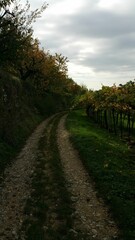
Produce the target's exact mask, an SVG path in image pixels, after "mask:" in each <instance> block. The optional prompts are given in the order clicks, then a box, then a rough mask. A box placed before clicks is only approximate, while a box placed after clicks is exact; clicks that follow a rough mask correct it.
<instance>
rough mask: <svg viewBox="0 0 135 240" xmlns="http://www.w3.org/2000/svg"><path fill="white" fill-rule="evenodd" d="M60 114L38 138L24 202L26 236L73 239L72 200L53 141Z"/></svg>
mask: <svg viewBox="0 0 135 240" xmlns="http://www.w3.org/2000/svg"><path fill="white" fill-rule="evenodd" d="M60 117H61V115H57V116H56V117H55V118H54V119H52V120H51V121H50V122H49V124H48V126H47V127H46V129H45V132H44V136H42V137H41V139H40V142H39V148H38V154H37V156H38V157H37V165H36V168H35V172H34V173H33V176H32V194H31V196H30V198H29V199H28V200H27V204H26V206H25V215H26V216H27V217H26V220H25V222H24V223H23V228H22V231H24V232H25V235H26V239H27V240H43V239H46V240H47V239H51V240H57V239H59V240H60V239H64V240H68V239H71V240H72V239H73V236H72V232H71V231H70V229H71V228H72V225H73V218H72V217H71V216H72V213H73V208H72V202H71V199H70V194H69V192H68V191H67V187H66V184H67V183H66V181H65V178H64V173H63V170H62V166H61V162H60V156H59V151H58V146H57V144H56V142H57V125H58V122H59V120H60ZM21 234H22V233H21Z"/></svg>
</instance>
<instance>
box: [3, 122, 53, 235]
mask: <svg viewBox="0 0 135 240" xmlns="http://www.w3.org/2000/svg"><path fill="white" fill-rule="evenodd" d="M50 119H51V118H49V119H47V120H46V121H44V122H43V123H41V125H39V126H38V128H37V129H36V130H35V131H34V133H33V134H32V135H31V137H30V138H29V139H28V140H27V142H26V145H25V146H24V148H23V149H22V151H21V153H20V154H19V156H18V158H17V159H16V161H15V162H14V163H13V165H12V166H10V167H9V168H7V169H6V171H5V180H4V182H3V185H2V186H1V189H2V191H1V194H0V239H1V240H7V239H10V240H15V239H18V237H17V232H18V231H19V229H20V228H21V225H22V222H23V220H24V214H23V209H24V206H25V203H26V200H27V199H28V198H29V196H30V184H31V175H32V174H33V171H34V165H35V160H36V157H37V153H38V147H37V146H38V142H39V139H40V138H41V136H42V133H43V131H44V129H45V127H46V125H47V123H48V122H49V120H50Z"/></svg>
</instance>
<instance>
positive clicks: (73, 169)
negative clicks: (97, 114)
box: [0, 116, 117, 240]
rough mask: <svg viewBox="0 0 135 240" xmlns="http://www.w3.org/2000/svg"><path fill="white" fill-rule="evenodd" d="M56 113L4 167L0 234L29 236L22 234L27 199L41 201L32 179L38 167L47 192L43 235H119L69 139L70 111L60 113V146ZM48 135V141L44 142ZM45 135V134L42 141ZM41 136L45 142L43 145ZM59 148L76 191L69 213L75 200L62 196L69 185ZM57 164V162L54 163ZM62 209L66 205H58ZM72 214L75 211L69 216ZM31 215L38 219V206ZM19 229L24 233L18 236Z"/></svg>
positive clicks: (2, 238)
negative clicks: (68, 114)
mask: <svg viewBox="0 0 135 240" xmlns="http://www.w3.org/2000/svg"><path fill="white" fill-rule="evenodd" d="M53 117H54V120H55V116H52V117H51V118H48V119H47V120H46V121H44V122H43V123H42V124H41V125H39V126H38V127H37V129H36V130H35V131H34V133H33V134H32V135H31V137H30V138H29V139H28V140H27V142H26V145H25V146H24V148H23V149H22V151H21V153H20V154H19V156H18V158H17V159H16V161H15V162H14V163H13V164H12V166H10V167H9V168H7V169H6V171H5V180H4V182H3V184H2V186H0V187H1V189H2V191H1V193H0V206H1V207H0V240H8V239H9V240H15V239H21V240H26V239H27V238H26V235H25V233H24V235H23V234H22V225H23V223H24V222H25V220H26V219H27V217H28V216H25V213H24V208H25V206H26V203H27V201H28V200H29V201H31V203H32V204H33V202H32V201H35V200H36V201H37V203H39V195H38V193H37V194H36V192H35V196H37V195H38V198H37V199H34V200H33V198H32V192H33V190H34V189H32V180H33V178H34V176H35V177H36V178H37V175H36V173H37V172H38V171H39V170H40V174H39V176H40V178H38V179H37V181H38V184H39V186H40V188H41V185H42V191H43V192H42V194H41V195H42V196H40V197H41V200H42V201H41V203H42V202H43V203H45V204H46V205H48V207H47V208H46V212H45V214H46V219H43V226H42V225H41V230H43V235H42V236H43V237H41V238H39V239H41V240H45V239H48V240H55V239H57V240H58V239H60V240H62V239H63V240H67V239H69V240H70V239H77V240H79V239H85V240H86V239H87V240H90V239H96V240H113V239H116V237H117V228H116V226H115V224H114V222H113V221H112V219H111V218H110V217H109V215H108V212H107V209H106V207H105V206H104V205H103V203H102V201H101V200H100V201H99V200H98V199H97V197H96V192H95V190H94V188H93V187H92V184H91V180H90V178H89V176H88V174H87V173H86V171H85V169H84V167H83V165H82V163H81V161H80V159H79V156H78V154H77V151H75V150H74V149H73V147H72V145H71V143H70V141H69V134H68V132H67V131H66V129H65V119H66V116H65V117H62V118H61V120H60V122H59V125H58V129H57V144H58V148H57V146H56V147H55V145H57V144H56V143H55V142H56V140H54V139H55V138H54V139H53V137H54V136H56V134H55V130H56V127H54V124H55V121H53V120H52V118H53ZM51 120H52V121H51ZM56 120H57V119H56ZM53 127H54V128H53ZM44 137H45V139H46V142H44ZM41 139H43V140H42V141H41ZM52 139H53V140H54V141H52ZM41 142H42V147H40V148H39V145H40V144H41ZM51 142H54V143H53V144H54V146H52V145H51ZM51 146H52V147H51ZM58 149H59V152H60V157H61V163H62V167H63V169H64V174H65V177H66V180H67V183H68V186H69V187H68V191H69V192H71V200H72V201H71V202H72V203H73V207H74V209H75V212H73V213H72V212H71V213H70V211H67V210H66V211H67V212H66V213H65V209H66V208H70V205H68V204H70V203H68V202H70V201H69V200H68V199H67V200H66V201H67V205H64V204H65V202H63V201H64V200H65V198H62V195H63V191H65V193H66V188H67V186H66V185H65V186H64V184H65V183H64V179H63V178H61V177H60V174H61V173H62V170H61V169H60V168H61V163H60V164H59V162H60V158H59V153H58ZM55 151H56V152H55ZM56 155H57V156H56ZM39 156H40V157H39ZM39 159H40V160H39ZM56 161H58V164H56ZM41 162H43V163H42V164H43V165H41V166H40V163H41ZM54 165H56V166H55V167H54ZM58 168H59V171H58ZM62 174H63V173H62ZM36 178H35V179H36ZM61 179H63V180H61ZM61 183H63V186H61V185H62V184H61ZM64 189H65V190H64ZM40 190H41V189H40ZM62 206H63V209H62ZM36 207H37V206H36ZM71 208H72V206H71ZM59 209H61V210H60V211H59ZM34 210H35V209H34ZM68 212H69V213H68ZM64 214H66V215H64ZM68 214H69V215H70V214H71V215H70V216H68ZM44 216H45V215H44ZM29 218H30V219H29V220H30V221H31V220H32V221H31V223H32V222H33V219H34V224H35V216H34V215H33V212H31V213H30V215H29ZM31 218H32V219H31ZM66 219H71V220H72V219H73V221H71V222H74V226H70V227H68V228H67V226H66V221H67V220H66ZM37 222H38V221H37ZM39 222H40V219H39ZM67 222H68V221H67ZM27 225H28V224H27ZM71 225H72V224H71ZM34 226H35V225H34ZM27 227H28V226H27ZM34 229H35V227H34ZM62 229H63V230H62ZM19 231H20V233H21V238H19V237H18V236H19V235H18V233H19ZM24 231H25V230H24ZM52 233H53V236H52ZM37 234H38V233H37ZM56 235H57V237H56ZM68 236H71V237H70V238H69V237H68ZM28 239H30V240H35V239H36V240H37V239H38V237H36V236H35V235H34V236H31V235H30V236H29V238H28Z"/></svg>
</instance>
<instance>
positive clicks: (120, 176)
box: [67, 111, 135, 240]
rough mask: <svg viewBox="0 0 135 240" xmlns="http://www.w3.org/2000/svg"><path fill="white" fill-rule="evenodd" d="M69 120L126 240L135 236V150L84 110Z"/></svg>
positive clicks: (89, 166)
mask: <svg viewBox="0 0 135 240" xmlns="http://www.w3.org/2000/svg"><path fill="white" fill-rule="evenodd" d="M67 120H68V121H67V128H68V130H69V131H70V133H71V140H72V142H73V144H74V145H75V147H76V148H77V149H78V150H79V153H80V156H81V159H82V161H83V163H84V165H85V166H86V168H87V171H88V172H89V174H90V176H91V177H92V178H93V180H94V182H95V185H96V187H97V189H98V192H99V194H100V195H101V196H102V197H103V198H104V200H105V201H106V202H107V203H108V204H109V206H110V210H111V212H112V214H113V216H114V217H115V219H116V221H117V223H118V225H119V227H120V229H121V231H122V239H124V240H133V239H135V230H134V226H135V215H134V213H135V203H134V194H135V189H134V188H135V175H134V174H135V172H134V170H133V169H134V158H135V149H130V148H129V147H128V145H127V144H126V143H125V142H122V141H121V140H120V139H118V138H117V137H116V136H114V135H112V134H109V133H108V132H107V131H106V130H104V129H101V128H99V127H98V126H97V125H96V124H95V123H93V122H92V121H91V120H90V119H88V118H87V116H86V114H85V113H84V112H82V111H73V112H71V113H70V114H69V116H68V119H67Z"/></svg>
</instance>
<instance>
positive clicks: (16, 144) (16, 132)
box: [0, 108, 43, 180]
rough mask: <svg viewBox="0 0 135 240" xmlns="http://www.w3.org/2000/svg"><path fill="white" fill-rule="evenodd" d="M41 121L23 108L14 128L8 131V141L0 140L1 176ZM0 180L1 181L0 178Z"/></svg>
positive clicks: (37, 115) (39, 117)
mask: <svg viewBox="0 0 135 240" xmlns="http://www.w3.org/2000/svg"><path fill="white" fill-rule="evenodd" d="M42 119H43V117H42V116H41V115H40V114H37V113H34V112H32V111H31V109H29V108H24V109H23V113H22V116H21V117H20V119H19V121H18V122H17V123H16V125H15V127H13V128H11V129H9V131H10V135H11V136H10V141H8V140H7V139H5V138H0V175H2V174H3V172H4V169H5V168H6V167H7V165H9V164H10V163H11V162H12V161H13V160H14V159H15V157H16V156H17V154H18V152H19V151H20V149H21V148H22V146H23V145H24V143H25V141H26V139H27V138H28V137H29V135H30V134H31V133H32V131H33V130H34V129H35V127H36V126H37V125H38V124H39V123H40V122H41V121H42ZM0 180H2V177H1V178H0Z"/></svg>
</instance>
